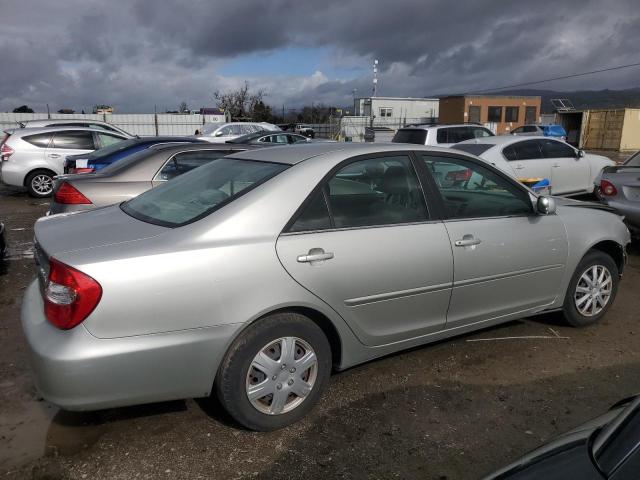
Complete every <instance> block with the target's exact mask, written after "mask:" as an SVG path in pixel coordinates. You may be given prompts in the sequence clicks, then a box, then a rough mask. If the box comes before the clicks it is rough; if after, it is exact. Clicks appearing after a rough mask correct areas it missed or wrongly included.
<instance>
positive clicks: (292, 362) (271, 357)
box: [246, 337, 318, 415]
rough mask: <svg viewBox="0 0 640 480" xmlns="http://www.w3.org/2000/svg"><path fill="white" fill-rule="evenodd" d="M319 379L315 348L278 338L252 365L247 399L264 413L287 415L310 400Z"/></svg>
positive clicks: (293, 340) (292, 339)
mask: <svg viewBox="0 0 640 480" xmlns="http://www.w3.org/2000/svg"><path fill="white" fill-rule="evenodd" d="M317 376H318V358H317V356H316V353H315V352H314V350H313V348H311V346H310V345H309V344H308V343H307V342H305V341H304V340H302V339H300V338H297V337H283V338H279V339H277V340H275V341H273V342H270V343H269V344H267V345H265V346H264V347H263V348H262V349H261V350H260V351H259V352H258V354H257V355H256V356H255V357H254V359H253V361H252V362H251V365H250V367H249V371H248V372H247V379H246V393H247V397H248V399H249V401H250V402H251V404H252V405H253V406H254V408H256V409H257V410H258V411H260V412H261V413H265V414H267V415H280V414H283V413H287V412H290V411H291V410H293V409H294V408H296V407H298V406H299V405H300V404H301V403H302V402H303V401H304V400H305V398H307V396H308V395H309V393H311V390H312V389H313V387H314V385H315V382H316V378H317Z"/></svg>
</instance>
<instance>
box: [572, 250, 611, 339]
mask: <svg viewBox="0 0 640 480" xmlns="http://www.w3.org/2000/svg"><path fill="white" fill-rule="evenodd" d="M619 280H620V277H619V272H618V266H617V265H616V262H615V261H614V260H613V258H611V256H609V255H607V254H606V253H604V252H601V251H598V250H591V251H590V252H588V253H587V254H586V255H585V256H584V258H583V259H582V260H581V261H580V263H579V264H578V267H577V268H576V271H575V272H574V274H573V277H572V278H571V282H570V283H569V288H568V289H567V294H566V296H565V301H564V306H563V313H564V317H565V319H566V320H567V322H568V323H569V324H571V325H573V326H574V327H585V326H587V325H593V324H594V323H596V322H597V321H598V320H600V319H601V318H602V317H603V316H604V315H605V314H606V313H607V310H608V309H609V308H610V307H611V305H612V304H613V301H614V299H615V296H616V293H617V291H618V282H619Z"/></svg>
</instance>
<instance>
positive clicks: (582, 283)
mask: <svg viewBox="0 0 640 480" xmlns="http://www.w3.org/2000/svg"><path fill="white" fill-rule="evenodd" d="M612 291H613V280H612V278H611V272H609V269H608V268H607V267H605V266H604V265H592V266H590V267H589V268H587V269H586V270H585V271H584V273H583V274H582V275H581V276H580V279H579V280H578V283H577V285H576V291H575V294H574V302H575V305H576V309H577V310H578V312H579V313H580V314H581V315H584V316H585V317H593V316H595V315H598V314H599V313H600V312H602V310H604V308H605V307H606V305H607V304H608V303H609V299H610V298H611V293H612Z"/></svg>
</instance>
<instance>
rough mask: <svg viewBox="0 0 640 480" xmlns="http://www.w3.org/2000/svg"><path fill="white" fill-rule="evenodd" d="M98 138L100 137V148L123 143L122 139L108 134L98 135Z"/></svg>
mask: <svg viewBox="0 0 640 480" xmlns="http://www.w3.org/2000/svg"><path fill="white" fill-rule="evenodd" d="M96 137H98V144H99V145H100V147H99V148H103V147H108V146H110V145H114V144H116V143H120V142H121V141H122V138H120V137H116V136H115V135H109V134H108V133H96Z"/></svg>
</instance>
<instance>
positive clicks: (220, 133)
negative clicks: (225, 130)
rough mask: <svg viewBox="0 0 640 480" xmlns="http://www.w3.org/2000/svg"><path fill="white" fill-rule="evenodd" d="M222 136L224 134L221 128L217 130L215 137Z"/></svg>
mask: <svg viewBox="0 0 640 480" xmlns="http://www.w3.org/2000/svg"><path fill="white" fill-rule="evenodd" d="M221 136H222V131H221V130H220V131H217V132H216V133H215V134H214V137H221Z"/></svg>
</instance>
